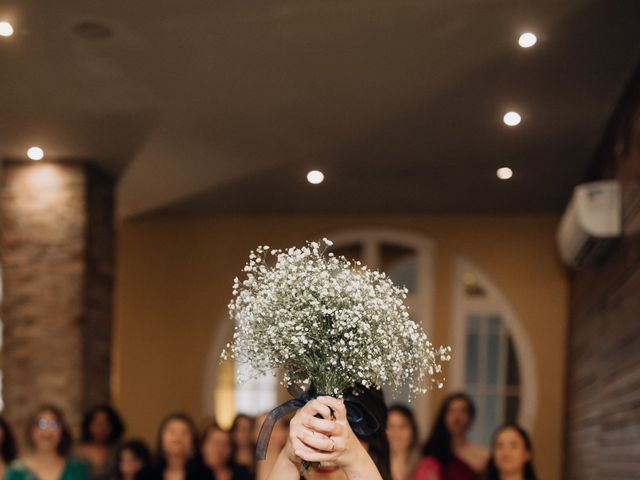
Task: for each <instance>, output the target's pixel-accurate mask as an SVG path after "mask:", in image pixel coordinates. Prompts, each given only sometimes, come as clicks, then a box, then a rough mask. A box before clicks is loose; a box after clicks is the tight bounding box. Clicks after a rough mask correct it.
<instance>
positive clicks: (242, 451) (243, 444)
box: [231, 413, 256, 472]
mask: <svg viewBox="0 0 640 480" xmlns="http://www.w3.org/2000/svg"><path fill="white" fill-rule="evenodd" d="M254 427H255V419H254V418H253V417H250V416H249V415H244V414H242V413H240V414H238V415H236V418H234V419H233V424H232V425H231V439H232V442H233V453H232V456H233V461H234V462H235V463H236V464H237V465H242V466H243V467H245V468H246V469H247V470H249V471H250V472H255V471H256V455H255V454H256V446H255V444H254V443H253V430H254Z"/></svg>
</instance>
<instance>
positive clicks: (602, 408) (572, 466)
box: [564, 71, 640, 480]
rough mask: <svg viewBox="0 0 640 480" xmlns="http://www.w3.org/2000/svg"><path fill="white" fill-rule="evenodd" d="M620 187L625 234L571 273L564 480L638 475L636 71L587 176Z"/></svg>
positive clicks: (639, 77)
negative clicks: (599, 259)
mask: <svg viewBox="0 0 640 480" xmlns="http://www.w3.org/2000/svg"><path fill="white" fill-rule="evenodd" d="M598 178H616V179H618V180H620V181H621V182H622V185H623V191H624V195H623V198H624V200H623V218H624V221H623V222H624V228H625V231H626V235H625V237H624V238H623V239H621V240H620V241H619V242H618V243H617V244H616V245H615V248H614V249H613V251H611V252H610V254H609V256H608V257H607V258H606V261H605V262H604V263H602V264H601V265H598V266H596V267H592V268H588V269H586V270H584V271H580V272H577V273H575V274H574V275H573V278H572V282H571V321H570V335H569V339H570V340H569V345H568V385H567V392H568V398H567V420H566V447H567V452H566V474H565V477H564V478H566V479H568V480H591V479H593V480H602V479H607V480H632V479H633V480H635V479H637V478H639V477H638V475H639V472H640V232H638V226H639V225H640V189H639V188H638V185H640V71H639V72H638V74H636V75H635V77H634V78H633V80H632V82H631V84H630V85H629V88H628V89H627V91H626V92H625V94H624V95H623V98H622V100H621V102H620V105H619V106H618V108H617V109H616V112H615V114H614V115H613V118H612V120H611V122H610V124H609V127H608V129H607V133H606V134H605V137H604V141H603V143H602V148H601V149H600V151H599V153H598V156H597V162H596V165H595V167H594V170H593V172H592V178H591V179H598Z"/></svg>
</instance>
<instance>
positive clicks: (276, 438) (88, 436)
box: [0, 393, 537, 480]
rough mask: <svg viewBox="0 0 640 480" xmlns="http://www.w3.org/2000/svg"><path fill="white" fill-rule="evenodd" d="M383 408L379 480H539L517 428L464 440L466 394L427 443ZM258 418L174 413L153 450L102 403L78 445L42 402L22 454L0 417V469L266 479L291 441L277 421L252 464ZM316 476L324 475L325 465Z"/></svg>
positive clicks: (444, 412)
mask: <svg viewBox="0 0 640 480" xmlns="http://www.w3.org/2000/svg"><path fill="white" fill-rule="evenodd" d="M382 405H384V404H383V403H382ZM384 413H385V412H383V416H386V428H385V429H384V430H382V431H381V432H380V435H379V436H378V438H377V440H375V439H374V440H367V441H365V442H364V443H365V444H366V448H367V449H368V453H369V455H370V457H371V459H372V460H373V462H374V463H375V464H376V466H377V468H378V470H379V471H380V473H381V477H382V478H383V479H384V480H481V479H486V480H536V479H537V477H536V474H535V471H534V466H533V451H532V445H531V440H530V438H529V436H528V435H527V433H526V432H525V431H524V430H523V429H522V428H521V427H519V426H517V425H504V426H502V427H500V428H498V430H497V431H496V432H495V434H494V437H493V441H492V444H491V448H490V449H486V448H485V447H483V446H481V445H477V444H474V443H473V442H471V441H469V440H468V438H467V434H468V432H469V430H470V428H471V426H472V424H473V421H474V416H475V407H474V404H473V402H472V400H471V398H470V397H468V396H467V395H465V394H463V393H457V394H452V395H450V396H449V397H447V398H446V399H445V401H444V402H443V404H442V406H441V408H440V410H439V413H438V415H437V417H436V419H435V421H434V424H433V427H432V429H431V432H430V434H429V436H428V438H427V441H426V442H425V443H424V444H423V445H421V444H420V441H419V437H418V428H417V423H416V420H415V417H414V414H413V412H412V411H411V410H410V409H408V408H407V407H405V406H403V405H393V406H391V407H390V408H389V409H388V410H387V411H386V415H385V414H384ZM294 418H295V417H294ZM262 420H263V417H262V418H257V419H254V418H253V417H250V416H247V415H238V416H237V417H236V418H235V420H234V422H233V425H232V426H231V428H230V429H224V428H222V427H220V426H219V425H218V424H217V423H216V422H215V421H206V422H204V424H203V425H202V426H201V428H198V426H197V425H196V423H195V422H194V421H193V420H192V419H191V418H190V417H189V416H187V415H185V414H181V413H174V414H171V415H169V416H167V417H166V418H165V419H164V420H163V421H162V422H161V424H160V426H159V428H158V432H157V443H156V445H155V446H154V448H153V449H151V448H150V447H149V446H148V445H147V444H146V443H145V442H144V441H142V440H139V439H125V426H124V423H123V421H122V419H121V417H120V415H119V414H118V413H117V412H116V411H115V410H114V409H113V408H112V407H110V406H108V405H102V406H98V407H96V408H94V409H92V410H91V411H89V412H87V413H86V414H85V416H84V419H83V422H82V428H81V435H80V438H79V440H78V442H77V443H75V444H74V442H73V438H72V435H71V430H70V428H69V426H68V424H67V422H66V420H65V417H64V415H63V412H61V411H60V410H59V409H58V408H56V407H55V406H53V405H44V406H42V407H40V408H39V409H38V410H37V411H36V412H34V414H33V416H32V417H31V418H30V420H29V421H28V423H27V429H26V436H25V443H24V445H25V447H26V448H25V449H24V451H20V452H19V451H18V443H17V441H16V438H15V436H14V432H13V431H12V428H11V427H10V425H9V424H8V423H7V421H6V420H5V419H3V418H2V417H0V454H1V458H0V475H1V476H2V477H3V478H4V479H5V480H272V479H273V478H274V476H273V474H272V471H273V470H274V468H276V471H277V467H274V465H276V463H277V459H278V456H279V455H281V453H280V452H281V451H284V450H283V449H284V447H285V444H287V442H288V441H291V440H290V439H289V438H290V433H289V424H288V422H289V421H288V420H287V419H284V420H281V421H279V422H278V423H277V424H276V427H275V429H274V431H273V433H272V436H271V441H270V444H269V450H268V454H267V459H266V460H265V461H261V462H257V461H256V458H255V444H256V440H257V433H258V431H259V428H260V426H261V421H262ZM321 421H322V420H318V422H321ZM292 431H293V425H292ZM315 441H319V440H318V439H315ZM365 456H366V455H365ZM327 471H328V472H330V471H331V470H330V469H329V470H327ZM270 473H271V474H270ZM314 475H315V476H314V478H323V470H322V469H321V468H318V469H315V470H314ZM327 478H328V477H327Z"/></svg>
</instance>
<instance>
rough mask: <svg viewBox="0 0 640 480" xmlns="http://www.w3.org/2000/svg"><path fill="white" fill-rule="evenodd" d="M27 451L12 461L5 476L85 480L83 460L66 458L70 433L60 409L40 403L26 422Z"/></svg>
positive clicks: (17, 479) (20, 479) (27, 479)
mask: <svg viewBox="0 0 640 480" xmlns="http://www.w3.org/2000/svg"><path fill="white" fill-rule="evenodd" d="M26 440H27V445H28V446H29V450H30V452H29V454H28V455H26V456H24V457H23V458H21V459H19V460H17V461H16V462H14V463H13V464H12V465H11V466H10V467H9V469H8V470H7V473H6V475H5V480H88V478H89V472H88V469H87V466H86V464H84V463H83V462H80V461H78V460H74V459H71V458H69V452H70V450H71V433H70V432H69V427H68V426H67V425H66V423H65V420H64V416H63V415H62V412H61V411H60V410H59V409H58V408H56V407H53V406H51V405H45V406H42V407H40V408H39V409H38V410H37V411H36V413H35V415H33V416H32V417H31V419H30V420H29V423H28V424H27V438H26Z"/></svg>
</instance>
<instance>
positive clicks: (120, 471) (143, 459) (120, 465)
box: [115, 440, 151, 480]
mask: <svg viewBox="0 0 640 480" xmlns="http://www.w3.org/2000/svg"><path fill="white" fill-rule="evenodd" d="M150 462H151V453H150V452H149V448H148V447H147V444H146V443H144V442H143V441H142V440H129V441H128V442H124V443H123V444H121V445H120V447H119V448H118V451H117V452H116V472H115V478H116V480H139V479H140V478H144V474H145V473H146V471H147V469H148V468H149V463H150Z"/></svg>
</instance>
